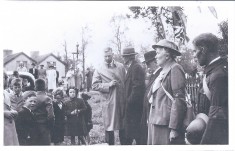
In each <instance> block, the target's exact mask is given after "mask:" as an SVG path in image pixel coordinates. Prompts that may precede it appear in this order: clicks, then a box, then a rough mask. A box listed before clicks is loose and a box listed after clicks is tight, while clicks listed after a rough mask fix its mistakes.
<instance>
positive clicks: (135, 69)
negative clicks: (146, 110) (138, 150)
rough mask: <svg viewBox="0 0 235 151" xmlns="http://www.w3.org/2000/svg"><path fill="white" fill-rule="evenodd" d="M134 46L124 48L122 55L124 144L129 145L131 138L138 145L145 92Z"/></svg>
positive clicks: (142, 71)
mask: <svg viewBox="0 0 235 151" xmlns="http://www.w3.org/2000/svg"><path fill="white" fill-rule="evenodd" d="M136 54H137V53H136V52H135V49H134V48H124V49H123V53H122V57H123V59H124V62H125V65H126V66H127V68H128V69H127V75H126V78H125V99H126V110H125V124H124V125H125V133H126V142H125V144H126V145H131V144H132V142H133V140H135V141H136V144H137V145H140V144H141V143H140V135H141V133H140V121H141V116H142V110H143V99H144V93H145V72H144V70H143V68H142V66H141V65H140V63H138V62H137V61H136V60H135V55H136Z"/></svg>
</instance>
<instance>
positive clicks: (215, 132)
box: [201, 58, 228, 144]
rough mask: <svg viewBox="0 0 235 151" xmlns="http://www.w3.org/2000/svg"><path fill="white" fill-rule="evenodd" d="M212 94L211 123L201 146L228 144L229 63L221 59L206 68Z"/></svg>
mask: <svg viewBox="0 0 235 151" xmlns="http://www.w3.org/2000/svg"><path fill="white" fill-rule="evenodd" d="M204 73H205V74H206V83H207V86H208V88H209V90H210V92H211V98H208V99H209V100H210V110H209V121H208V124H207V127H206V130H205V132H204V135H203V138H202V142H201V144H228V62H227V58H220V59H219V60H217V61H215V62H213V63H212V64H210V65H208V66H207V67H206V68H205V71H204Z"/></svg>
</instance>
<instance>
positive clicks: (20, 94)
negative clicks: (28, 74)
mask: <svg viewBox="0 0 235 151" xmlns="http://www.w3.org/2000/svg"><path fill="white" fill-rule="evenodd" d="M12 92H13V95H14V96H18V97H20V96H22V92H20V93H19V95H17V94H16V93H15V92H14V91H12Z"/></svg>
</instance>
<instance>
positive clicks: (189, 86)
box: [186, 74, 202, 113]
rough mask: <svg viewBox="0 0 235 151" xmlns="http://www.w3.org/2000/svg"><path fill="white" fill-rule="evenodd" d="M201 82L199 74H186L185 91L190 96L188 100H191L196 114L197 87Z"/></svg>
mask: <svg viewBox="0 0 235 151" xmlns="http://www.w3.org/2000/svg"><path fill="white" fill-rule="evenodd" d="M201 80H202V76H200V75H199V74H196V75H195V76H191V75H188V74H186V90H187V92H188V94H190V98H191V101H192V105H193V108H194V112H195V113H196V112H197V111H196V108H197V100H198V91H199V85H200V81H201Z"/></svg>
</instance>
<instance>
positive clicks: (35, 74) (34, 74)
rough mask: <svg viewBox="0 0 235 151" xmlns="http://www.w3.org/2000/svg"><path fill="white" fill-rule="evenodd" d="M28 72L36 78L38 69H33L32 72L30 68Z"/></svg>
mask: <svg viewBox="0 0 235 151" xmlns="http://www.w3.org/2000/svg"><path fill="white" fill-rule="evenodd" d="M29 73H31V74H32V75H33V76H34V78H35V79H37V78H38V69H35V72H34V73H33V68H30V69H29Z"/></svg>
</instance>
